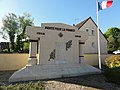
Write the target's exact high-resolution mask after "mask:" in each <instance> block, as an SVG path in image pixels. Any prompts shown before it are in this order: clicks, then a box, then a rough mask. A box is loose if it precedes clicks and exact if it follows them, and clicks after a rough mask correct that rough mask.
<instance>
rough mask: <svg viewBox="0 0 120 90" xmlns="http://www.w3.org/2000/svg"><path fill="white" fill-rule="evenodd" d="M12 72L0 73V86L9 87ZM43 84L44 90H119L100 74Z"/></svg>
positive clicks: (50, 81) (48, 81) (49, 81)
mask: <svg viewBox="0 0 120 90" xmlns="http://www.w3.org/2000/svg"><path fill="white" fill-rule="evenodd" d="M14 72H15V71H6V72H0V85H9V84H10V83H9V82H8V79H9V77H10V76H11V75H12V74H13V73H14ZM43 82H44V86H45V88H46V90H120V85H117V84H114V83H109V82H106V81H105V77H104V76H103V75H101V74H99V75H86V76H79V77H72V78H62V79H54V80H45V81H43Z"/></svg>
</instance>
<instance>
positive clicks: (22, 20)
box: [16, 13, 33, 52]
mask: <svg viewBox="0 0 120 90" xmlns="http://www.w3.org/2000/svg"><path fill="white" fill-rule="evenodd" d="M18 24H19V31H20V33H19V34H18V35H17V41H16V50H17V51H18V52H21V51H23V50H24V49H23V48H24V41H26V35H25V29H26V27H27V26H32V25H33V18H31V15H30V14H27V13H24V14H23V16H19V18H18Z"/></svg>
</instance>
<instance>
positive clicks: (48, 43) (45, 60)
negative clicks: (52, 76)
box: [27, 23, 87, 65]
mask: <svg viewBox="0 0 120 90" xmlns="http://www.w3.org/2000/svg"><path fill="white" fill-rule="evenodd" d="M45 27H54V28H55V27H56V28H62V29H61V30H56V29H46V28H45ZM67 29H73V30H74V31H69V30H68V31H67ZM59 34H62V36H61V37H60V35H59ZM27 35H28V36H29V39H30V40H31V41H32V42H31V43H35V42H36V40H38V42H39V43H38V44H39V50H38V51H39V58H38V59H39V60H38V62H36V63H38V64H41V65H44V64H63V63H64V64H72V63H79V62H80V61H79V59H80V58H79V55H81V56H83V54H84V53H83V52H80V51H79V50H82V47H81V49H79V48H80V47H79V42H85V41H86V40H87V33H86V32H85V31H79V30H78V28H77V27H74V26H70V25H66V24H62V23H45V24H42V25H41V27H27ZM79 36H80V37H79ZM68 41H72V45H71V47H70V48H69V49H68V50H66V43H67V42H68ZM60 44H61V45H62V46H61V45H60ZM35 47H36V46H34V47H31V48H35ZM59 48H60V49H59ZM57 49H59V50H57ZM54 50H55V59H50V55H51V53H52V52H53V51H54ZM33 52H35V51H34V50H33ZM31 53H32V52H30V56H31V57H32V58H33V57H35V56H34V55H31ZM80 53H81V54H80ZM32 58H31V59H29V60H31V61H29V62H33V61H32V60H33V59H32ZM57 59H59V60H57ZM34 60H35V58H34ZM36 63H35V62H33V63H30V64H31V65H34V64H36Z"/></svg>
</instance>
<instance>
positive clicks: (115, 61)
mask: <svg viewBox="0 0 120 90" xmlns="http://www.w3.org/2000/svg"><path fill="white" fill-rule="evenodd" d="M105 63H106V65H107V66H108V67H109V68H115V67H120V55H113V56H110V57H108V58H106V60H105Z"/></svg>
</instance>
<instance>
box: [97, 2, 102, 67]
mask: <svg viewBox="0 0 120 90" xmlns="http://www.w3.org/2000/svg"><path fill="white" fill-rule="evenodd" d="M96 9H97V12H96V16H97V36H98V37H97V40H98V59H99V69H101V55H100V33H99V20H98V19H99V18H98V0H96Z"/></svg>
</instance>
